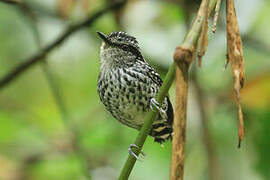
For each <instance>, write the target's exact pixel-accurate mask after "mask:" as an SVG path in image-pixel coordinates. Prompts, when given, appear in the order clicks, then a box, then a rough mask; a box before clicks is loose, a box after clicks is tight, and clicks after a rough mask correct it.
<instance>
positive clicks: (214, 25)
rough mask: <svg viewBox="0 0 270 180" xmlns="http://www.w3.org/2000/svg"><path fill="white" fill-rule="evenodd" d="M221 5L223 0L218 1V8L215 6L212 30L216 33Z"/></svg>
mask: <svg viewBox="0 0 270 180" xmlns="http://www.w3.org/2000/svg"><path fill="white" fill-rule="evenodd" d="M220 5H221V0H218V1H217V4H216V8H215V16H214V23H213V27H212V32H213V33H215V32H216V30H217V21H218V16H219V9H220Z"/></svg>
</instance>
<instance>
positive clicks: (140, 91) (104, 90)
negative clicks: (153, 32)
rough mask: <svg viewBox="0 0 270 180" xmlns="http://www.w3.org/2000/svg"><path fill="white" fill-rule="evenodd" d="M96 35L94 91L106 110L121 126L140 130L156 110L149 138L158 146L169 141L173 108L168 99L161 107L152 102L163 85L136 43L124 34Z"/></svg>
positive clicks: (131, 37)
mask: <svg viewBox="0 0 270 180" xmlns="http://www.w3.org/2000/svg"><path fill="white" fill-rule="evenodd" d="M97 34H98V35H99V37H100V38H101V39H102V44H101V47H100V73H99V76H98V82H97V91H98V95H99V98H100V100H101V102H102V103H103V104H104V105H105V108H106V110H107V111H109V112H110V113H111V115H112V116H113V117H114V118H115V119H117V120H118V121H120V122H121V123H122V124H124V125H126V126H128V127H131V128H134V129H137V130H140V128H141V127H142V125H143V123H144V121H145V118H146V115H147V113H148V112H149V111H151V110H154V108H153V107H156V108H157V109H159V112H158V117H157V119H156V120H155V121H154V122H153V124H152V127H151V130H150V133H149V135H150V136H152V137H153V138H154V141H155V142H158V143H160V144H162V143H163V142H165V141H166V140H169V139H172V134H173V106H172V104H171V102H170V99H169V96H168V95H167V96H166V97H165V99H164V101H163V102H162V103H161V105H160V104H159V103H158V102H157V101H156V100H155V97H156V95H157V93H158V91H159V89H160V87H161V86H162V83H163V82H162V79H161V77H160V75H159V74H158V73H157V72H156V71H155V69H154V68H153V67H151V66H150V65H149V64H148V62H147V61H146V60H145V58H144V57H143V56H142V53H141V51H140V47H139V43H138V41H137V39H136V38H135V37H133V36H131V35H129V34H127V33H126V32H123V31H116V32H111V33H110V34H109V35H106V34H104V33H102V32H97ZM133 147H134V145H133Z"/></svg>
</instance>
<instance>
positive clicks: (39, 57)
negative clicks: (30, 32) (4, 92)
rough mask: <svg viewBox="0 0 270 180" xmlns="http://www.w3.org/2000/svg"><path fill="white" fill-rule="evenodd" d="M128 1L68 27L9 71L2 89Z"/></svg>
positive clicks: (119, 2)
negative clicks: (70, 37)
mask: <svg viewBox="0 0 270 180" xmlns="http://www.w3.org/2000/svg"><path fill="white" fill-rule="evenodd" d="M125 3H126V0H122V1H117V2H115V3H113V4H110V5H108V6H107V7H105V8H103V9H101V10H99V11H97V12H96V13H94V14H93V15H91V16H89V17H88V18H86V19H85V20H83V21H82V22H80V23H78V24H75V25H72V26H70V27H69V28H67V29H66V30H65V31H64V32H63V33H62V35H60V36H59V37H58V38H57V39H56V40H55V41H54V42H52V43H51V44H49V45H47V46H46V47H44V48H42V49H41V50H40V51H39V52H38V53H36V54H35V55H34V56H32V57H30V58H27V59H25V60H23V61H22V63H20V64H19V65H17V66H16V67H15V68H14V69H12V70H11V71H10V72H8V73H7V74H6V75H5V76H4V77H3V78H2V79H0V89H1V88H3V87H4V86H6V85H7V84H9V83H10V82H12V81H13V80H14V79H16V78H17V77H18V76H19V75H20V74H21V73H23V72H24V71H26V70H27V69H28V68H30V67H31V66H32V65H34V64H36V63H37V62H39V61H43V60H44V58H45V57H46V56H47V55H48V53H50V52H51V51H52V50H53V49H55V48H56V47H57V46H59V45H61V44H62V43H63V42H64V41H65V40H67V38H68V37H69V36H71V35H72V34H74V33H75V32H77V31H78V30H80V29H82V28H85V27H89V26H91V25H92V24H93V23H94V22H95V21H96V20H97V19H98V18H99V17H101V16H102V15H103V14H105V13H107V12H108V11H111V10H115V9H118V8H121V7H122V6H123V5H124V4H125Z"/></svg>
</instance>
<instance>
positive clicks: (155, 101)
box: [150, 98, 166, 114]
mask: <svg viewBox="0 0 270 180" xmlns="http://www.w3.org/2000/svg"><path fill="white" fill-rule="evenodd" d="M154 107H155V108H154ZM150 108H151V109H152V111H154V112H156V109H157V110H158V111H159V112H160V113H161V114H166V112H165V110H164V109H162V107H161V105H160V104H159V103H158V102H157V100H156V99H155V98H151V100H150Z"/></svg>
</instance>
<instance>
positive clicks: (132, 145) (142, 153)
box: [128, 144, 146, 161]
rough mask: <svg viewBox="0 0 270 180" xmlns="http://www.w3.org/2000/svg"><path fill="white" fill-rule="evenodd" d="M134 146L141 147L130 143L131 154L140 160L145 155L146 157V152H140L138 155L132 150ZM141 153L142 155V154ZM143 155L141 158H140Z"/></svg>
mask: <svg viewBox="0 0 270 180" xmlns="http://www.w3.org/2000/svg"><path fill="white" fill-rule="evenodd" d="M132 148H139V147H138V146H137V145H136V144H130V146H129V147H128V152H129V154H130V155H132V156H134V157H135V158H136V159H137V160H138V161H142V160H143V159H144V158H145V157H146V154H145V153H144V152H142V151H141V152H140V153H139V155H138V156H137V155H136V154H135V153H134V152H133V151H132ZM140 154H141V155H142V156H140ZM140 157H141V158H140Z"/></svg>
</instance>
